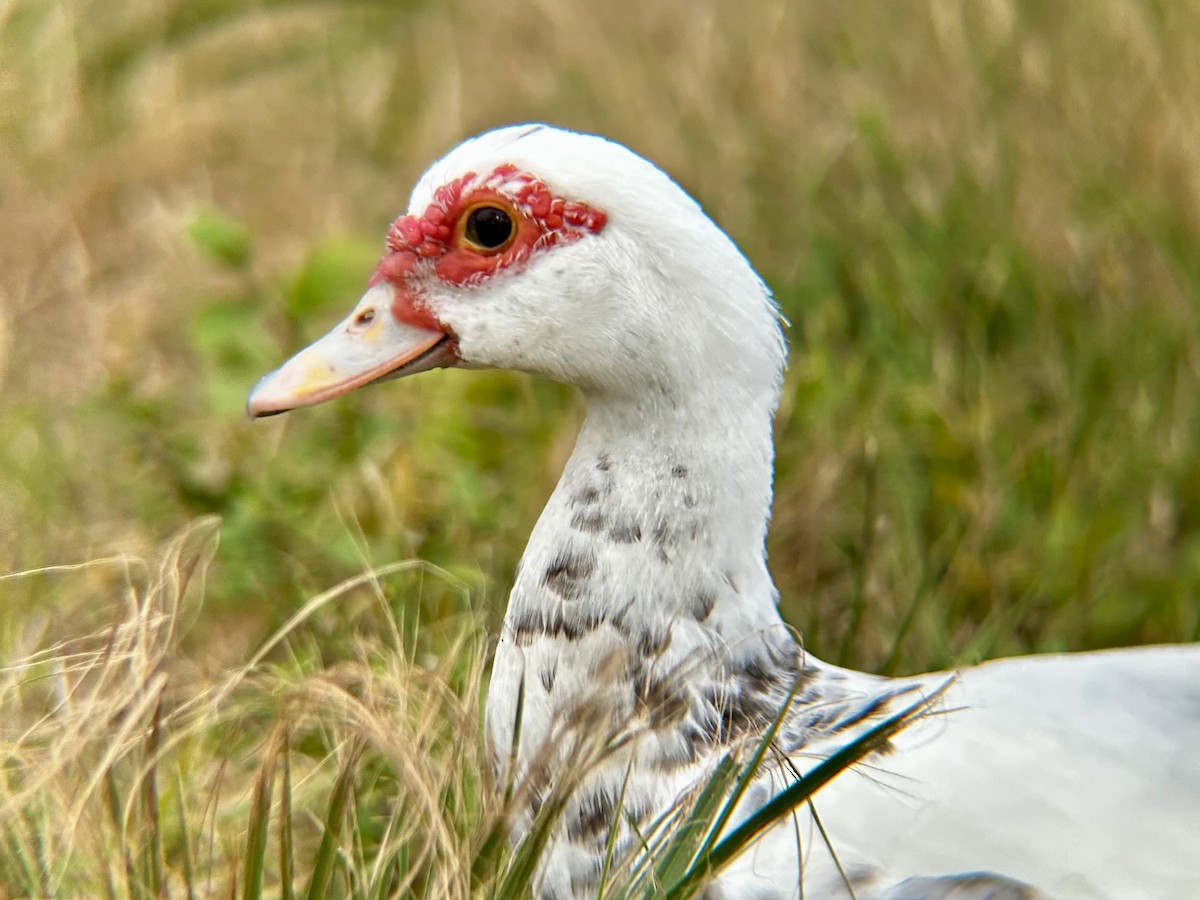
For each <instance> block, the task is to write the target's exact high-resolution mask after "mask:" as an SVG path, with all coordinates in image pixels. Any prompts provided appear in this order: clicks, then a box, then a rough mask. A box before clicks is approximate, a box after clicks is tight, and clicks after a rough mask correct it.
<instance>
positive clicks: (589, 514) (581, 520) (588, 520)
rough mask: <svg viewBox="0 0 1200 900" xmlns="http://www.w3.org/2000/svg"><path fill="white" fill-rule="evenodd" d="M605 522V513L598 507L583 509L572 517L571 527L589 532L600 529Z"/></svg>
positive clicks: (593, 532) (592, 532)
mask: <svg viewBox="0 0 1200 900" xmlns="http://www.w3.org/2000/svg"><path fill="white" fill-rule="evenodd" d="M604 524H605V520H604V513H602V512H601V511H600V510H598V509H581V510H579V511H578V512H576V513H575V515H574V516H572V517H571V527H572V528H575V529H577V530H579V531H584V532H587V533H588V534H595V533H596V532H597V531H600V530H601V529H603V528H604Z"/></svg>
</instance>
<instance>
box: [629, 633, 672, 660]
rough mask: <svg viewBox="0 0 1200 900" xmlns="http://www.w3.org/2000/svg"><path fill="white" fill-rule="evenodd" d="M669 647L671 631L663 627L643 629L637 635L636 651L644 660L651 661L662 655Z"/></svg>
mask: <svg viewBox="0 0 1200 900" xmlns="http://www.w3.org/2000/svg"><path fill="white" fill-rule="evenodd" d="M670 645H671V629H670V628H668V627H666V626H665V625H659V626H658V627H654V626H651V627H648V628H643V629H642V631H641V633H640V634H638V639H637V650H638V653H639V654H640V655H641V656H642V657H643V658H646V659H653V658H656V657H658V656H660V655H661V654H662V652H663V651H664V650H666V649H667V647H669V646H670Z"/></svg>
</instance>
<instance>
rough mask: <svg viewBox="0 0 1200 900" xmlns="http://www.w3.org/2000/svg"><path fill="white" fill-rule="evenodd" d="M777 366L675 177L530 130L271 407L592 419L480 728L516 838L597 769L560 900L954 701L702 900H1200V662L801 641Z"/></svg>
mask: <svg viewBox="0 0 1200 900" xmlns="http://www.w3.org/2000/svg"><path fill="white" fill-rule="evenodd" d="M784 355H785V346H784V342H783V338H782V334H781V331H780V328H779V319H778V311H777V309H776V307H775V305H774V303H773V301H772V298H771V296H770V294H769V292H768V290H767V289H766V287H765V286H764V285H763V283H762V281H761V280H760V279H759V278H758V276H757V275H756V274H755V272H754V270H753V268H752V267H751V266H750V264H749V263H748V262H747V261H746V260H745V258H744V257H743V256H742V254H741V253H740V252H739V251H738V249H737V247H736V246H735V245H734V244H733V242H732V241H730V239H729V238H728V237H727V236H726V235H725V234H724V232H722V231H721V230H720V229H719V228H718V227H717V226H716V225H715V224H714V223H713V222H712V221H711V220H710V219H709V218H708V217H707V216H706V215H705V214H704V213H703V211H702V210H701V209H700V207H699V206H698V205H697V204H696V203H695V201H693V200H692V199H691V198H690V197H688V196H687V194H686V193H684V192H683V191H682V190H681V189H680V188H679V187H678V186H677V185H675V184H674V182H672V181H671V180H670V179H669V178H668V177H667V176H666V175H665V174H663V173H662V172H661V171H660V170H658V169H657V168H655V167H654V166H653V165H652V164H650V163H649V162H647V161H646V160H644V159H642V158H640V157H638V156H636V155H635V154H633V153H632V152H631V151H629V150H627V149H625V148H624V147H621V146H620V145H617V144H614V143H611V142H609V141H606V140H604V139H603V138H599V137H595V136H590V135H580V134H574V133H571V132H566V131H561V130H558V129H554V128H550V127H547V126H539V125H533V126H516V127H513V128H507V129H500V130H498V131H494V132H489V133H487V134H484V135H482V136H480V137H478V138H475V139H473V140H471V141H468V142H466V143H464V144H462V145H460V146H459V147H458V148H455V149H454V150H452V151H451V152H450V153H449V154H447V156H446V157H444V158H443V159H442V160H440V161H438V162H437V163H435V164H434V165H433V167H431V169H430V170H429V171H428V172H427V173H426V174H425V175H424V176H423V177H422V179H421V181H420V182H419V183H418V185H417V186H416V188H415V189H414V192H413V196H412V200H411V203H410V208H409V212H408V214H406V215H405V216H402V217H401V218H400V219H398V220H397V222H396V224H395V225H394V226H393V229H392V233H391V234H390V235H389V241H388V253H387V255H386V256H385V257H384V260H383V261H382V262H381V263H380V265H379V268H378V269H377V271H376V274H375V277H374V278H373V279H372V281H371V286H370V288H369V289H368V291H367V293H366V295H364V297H363V299H362V300H361V301H360V303H359V305H358V306H357V307H356V308H355V310H354V311H353V312H352V313H351V315H350V317H349V318H348V319H347V320H345V322H343V323H342V324H340V325H339V326H337V327H336V328H335V329H334V330H333V331H332V332H330V334H329V335H327V336H326V337H325V338H323V339H321V340H320V341H318V342H317V343H316V344H314V345H313V346H311V347H309V348H307V349H306V350H304V351H301V353H300V354H298V355H297V356H296V357H294V358H293V359H292V360H291V361H289V362H288V363H287V364H286V365H285V366H284V367H283V368H281V369H280V370H279V371H277V372H276V373H272V374H271V375H269V376H267V378H265V379H264V380H263V382H261V383H260V385H259V386H258V387H257V388H256V390H255V392H254V394H253V395H252V397H251V400H250V409H251V412H252V414H254V415H269V414H274V413H276V412H282V411H284V410H287V409H291V408H294V407H296V406H303V405H309V404H311V403H316V402H321V401H323V400H326V399H329V398H331V397H334V396H337V395H339V394H341V393H344V392H345V391H346V390H350V389H352V388H354V387H357V386H359V385H361V384H365V383H368V382H371V381H375V380H380V379H382V378H388V377H396V376H399V375H407V374H411V373H414V372H418V371H423V370H425V369H428V368H432V367H436V366H444V365H458V366H463V367H501V368H511V369H517V370H521V371H526V372H530V373H532V374H535V375H540V376H544V377H549V378H553V379H555V380H558V381H562V382H566V383H570V384H574V385H576V386H578V387H579V388H580V389H581V390H582V391H583V392H584V395H585V397H586V399H587V407H588V412H587V417H586V420H585V422H584V424H583V426H582V429H581V432H580V435H579V437H578V440H577V444H576V447H575V450H574V452H573V454H572V456H571V458H570V459H569V461H568V462H567V465H566V468H565V470H564V472H563V475H562V478H561V480H560V482H559V484H558V486H557V488H556V489H555V491H554V493H553V495H552V496H551V498H550V500H549V502H548V504H547V506H546V509H545V511H544V512H543V514H542V516H541V518H540V519H539V520H538V523H537V525H536V526H535V528H534V531H533V534H532V535H531V537H530V541H529V545H528V547H527V549H526V551H525V553H524V555H523V557H522V559H521V563H520V565H519V568H518V572H517V577H516V582H515V585H514V587H513V591H512V595H511V597H510V600H509V606H508V610H507V612H506V615H505V621H504V627H503V631H502V633H501V635H500V639H499V643H498V647H497V651H496V657H495V662H494V668H493V674H492V680H491V685H490V689H489V696H488V703H487V711H486V718H487V726H488V732H489V735H490V739H491V742H492V745H493V748H494V749H495V752H496V754H497V766H498V769H499V771H500V772H501V773H502V776H503V777H504V778H506V779H508V780H510V781H513V782H514V783H521V784H523V785H525V786H526V787H527V789H528V801H529V802H528V809H527V812H526V815H525V816H524V817H522V818H521V819H520V821H519V822H518V824H517V830H518V831H520V829H521V828H523V827H525V826H527V825H528V822H529V821H530V820H531V819H532V817H533V816H534V815H535V814H536V812H537V810H538V808H539V806H540V805H541V803H542V802H544V800H545V797H546V796H547V794H548V792H550V791H551V790H552V788H553V785H554V783H555V781H556V779H558V780H560V779H561V778H562V777H565V775H564V773H565V772H567V771H568V770H569V768H570V766H571V765H572V760H573V759H575V758H577V757H578V755H579V754H580V753H582V752H583V749H581V748H584V745H588V744H589V743H590V744H592V745H596V744H597V743H598V744H601V745H604V747H605V753H604V754H603V755H602V756H599V757H597V758H596V759H595V760H594V761H593V764H591V765H589V767H588V768H587V770H586V772H582V773H580V774H579V776H578V778H577V779H575V780H574V781H573V782H572V792H571V794H570V799H569V801H568V802H567V803H566V805H565V807H564V809H563V811H562V818H561V823H560V826H559V828H558V831H557V832H556V836H555V838H554V839H553V841H552V843H551V845H550V848H549V851H548V853H547V855H546V858H545V860H544V864H543V869H542V872H541V876H540V890H541V894H542V896H544V897H547V898H570V897H585V896H594V895H595V893H596V891H597V889H598V887H599V885H600V881H601V878H602V871H603V869H604V860H605V857H606V854H608V853H609V852H610V849H609V844H610V836H615V837H616V842H615V844H616V846H615V853H616V854H617V856H621V855H628V854H631V853H635V852H636V844H637V834H638V833H639V829H644V828H645V827H646V826H647V824H648V823H650V822H651V821H652V820H653V819H654V818H655V817H657V816H658V815H660V814H661V813H662V812H663V810H666V809H669V808H670V807H671V806H672V804H674V803H676V802H677V801H679V799H680V798H681V797H683V796H686V795H687V794H688V793H689V792H691V791H694V790H695V789H696V787H697V786H698V785H700V784H702V783H703V781H704V779H705V778H706V777H707V775H708V773H710V772H711V771H712V770H713V768H714V766H715V765H716V764H717V762H718V760H719V759H721V757H722V756H723V755H724V754H725V753H727V752H729V750H730V749H731V748H734V747H737V746H743V745H745V744H747V743H753V742H754V741H755V740H757V739H758V738H760V737H761V736H762V735H763V734H764V733H765V732H766V730H767V729H768V728H769V727H770V726H771V724H772V723H773V722H774V721H775V720H776V718H777V717H779V716H780V714H781V711H783V712H782V720H781V724H780V727H779V730H778V732H777V733H776V736H775V741H774V747H775V749H776V750H777V751H778V753H779V755H780V756H781V757H786V759H787V763H786V764H772V765H769V766H767V767H766V768H765V769H764V772H763V775H762V777H761V778H760V780H759V781H758V782H757V783H756V784H755V786H754V788H753V789H752V790H751V791H750V792H749V794H748V795H747V796H746V797H745V798H744V799H743V801H742V803H741V807H740V809H739V814H740V815H746V814H749V813H750V812H752V811H753V809H755V808H757V807H758V806H761V805H762V804H763V803H765V802H766V801H767V800H768V799H769V798H770V797H771V796H772V795H773V794H775V793H776V792H777V791H778V790H780V789H782V788H783V787H785V786H786V785H787V784H788V783H789V782H790V781H791V780H793V779H794V778H795V776H796V774H798V773H803V772H805V771H808V770H810V769H811V768H812V767H813V766H814V765H815V764H816V763H817V762H819V761H820V760H821V759H823V758H825V757H827V756H828V755H829V754H831V753H833V752H835V751H836V750H838V749H839V748H841V747H843V746H845V745H846V744H847V743H848V742H850V741H852V740H854V739H855V738H856V737H857V736H859V735H861V734H862V733H863V732H864V730H866V729H869V728H871V727H873V726H874V725H877V724H878V723H879V722H881V721H883V720H884V719H885V718H887V717H889V716H891V715H894V714H895V713H897V712H898V711H900V710H901V709H904V708H906V707H908V706H909V705H911V704H912V703H913V702H916V701H919V700H920V698H921V697H924V696H931V695H933V694H935V693H936V692H938V691H939V690H941V689H943V688H945V690H944V693H942V694H941V695H940V699H939V701H938V705H937V711H938V714H936V715H930V716H926V717H924V718H922V719H921V720H919V721H917V722H916V723H915V724H913V725H911V726H910V727H908V728H907V729H906V730H905V731H903V732H901V733H900V734H899V735H898V736H897V737H896V738H894V740H893V742H892V744H891V746H890V752H887V753H886V754H882V753H877V754H875V755H873V756H872V757H871V758H869V759H868V760H866V761H865V762H864V763H863V764H862V765H860V766H859V767H857V768H856V769H854V770H852V771H850V772H847V773H844V774H843V775H841V776H839V777H838V778H836V779H835V780H834V781H833V782H832V783H830V784H829V785H828V786H826V787H825V788H823V789H822V790H821V791H820V792H819V794H818V795H817V797H816V798H815V800H814V804H813V805H812V807H804V808H801V809H798V810H797V811H796V813H795V815H794V816H793V818H792V820H791V821H789V822H785V823H782V824H780V825H779V826H777V827H776V828H774V829H773V830H772V831H771V832H770V833H769V834H767V835H766V836H765V837H764V838H763V839H762V840H761V841H759V842H758V843H757V844H756V845H755V846H754V847H753V848H751V849H750V850H749V851H747V852H746V853H744V854H743V855H742V856H741V857H740V858H739V859H738V860H736V861H735V862H734V863H733V864H732V865H731V866H730V867H729V868H728V869H726V870H725V871H724V872H722V873H719V874H718V876H717V877H716V878H715V879H714V881H713V883H712V884H711V885H710V886H709V887H708V888H707V891H708V896H711V897H713V898H720V897H730V898H733V897H761V898H776V897H779V898H783V897H798V896H803V897H842V896H851V892H852V894H853V896H855V897H858V898H860V900H861V898H865V897H880V898H892V900H898V898H901V897H910V898H916V897H930V898H934V897H951V896H952V897H955V898H960V900H962V898H970V897H984V896H993V897H1007V896H1012V897H1018V896H1031V897H1032V896H1040V895H1041V894H1044V895H1046V896H1063V897H1105V896H1111V897H1141V896H1144V897H1185V896H1200V648H1197V647H1195V646H1183V647H1162V648H1151V649H1138V650H1123V651H1110V652H1102V653H1087V654H1075V655H1066V656H1048V657H1032V658H1023V659H1015V660H1007V661H998V662H992V663H987V664H984V665H981V666H977V667H973V668H970V669H966V670H963V671H961V672H958V673H954V675H953V676H950V675H948V674H947V673H941V674H933V675H927V676H919V677H914V678H903V679H885V678H879V677H876V676H873V675H869V674H865V673H859V672H852V671H848V670H844V669H839V668H837V667H834V666H830V665H828V664H826V663H822V662H820V661H819V660H817V659H816V658H814V657H812V656H811V655H809V654H808V653H807V652H806V651H805V649H804V648H803V647H802V645H801V643H800V641H799V639H798V637H797V635H795V634H794V632H793V631H792V630H791V629H790V628H788V627H787V626H786V624H785V623H784V622H783V621H782V620H781V619H780V617H779V615H778V612H777V609H776V603H777V599H778V598H777V593H776V590H775V587H774V585H773V583H772V580H771V576H770V573H769V570H768V567H767V561H766V556H765V550H764V542H765V537H766V530H767V524H768V520H769V514H770V502H771V487H772V485H771V482H772V463H773V445H772V435H771V419H772V415H773V413H774V410H775V407H776V404H777V402H778V397H779V389H780V383H781V373H782V369H783V363H784ZM951 677H953V682H952V683H951V684H950V685H949V687H946V684H947V681H948V680H949V679H950V678H951ZM785 707H786V709H785ZM813 807H815V808H816V810H817V815H818V816H819V817H820V824H822V825H823V826H824V829H825V832H826V834H827V835H828V841H827V842H826V840H825V838H823V837H821V836H820V834H819V831H820V829H819V828H817V824H818V823H817V821H816V820H815V819H814V818H813V813H812V808H813ZM614 829H615V831H614ZM826 844H828V846H826ZM829 847H832V848H833V851H835V852H836V859H835V856H834V854H833V853H831V852H830V850H829ZM1003 891H1010V892H1012V893H1003ZM1022 892H1025V893H1022ZM1038 892H1041V894H1039V893H1038Z"/></svg>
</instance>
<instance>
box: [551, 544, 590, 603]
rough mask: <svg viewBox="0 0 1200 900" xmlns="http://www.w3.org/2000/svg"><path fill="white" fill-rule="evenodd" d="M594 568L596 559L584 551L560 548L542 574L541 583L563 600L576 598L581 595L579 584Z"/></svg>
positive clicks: (581, 589)
mask: <svg viewBox="0 0 1200 900" xmlns="http://www.w3.org/2000/svg"><path fill="white" fill-rule="evenodd" d="M595 570H596V561H595V560H594V559H593V558H592V557H591V556H590V555H589V554H586V553H572V552H571V551H569V550H560V551H559V552H558V555H557V556H555V557H554V559H553V560H552V561H551V563H550V565H549V566H548V567H547V568H546V574H545V575H543V576H542V583H543V584H544V585H545V586H546V587H548V588H549V589H550V590H552V591H553V592H554V593H556V594H558V596H560V597H562V598H563V599H564V600H578V599H579V598H580V597H581V596H582V595H583V586H582V585H581V584H580V582H582V581H583V580H584V579H585V578H587V577H588V576H589V575H591V574H592V572H594V571H595Z"/></svg>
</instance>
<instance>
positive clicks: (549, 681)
mask: <svg viewBox="0 0 1200 900" xmlns="http://www.w3.org/2000/svg"><path fill="white" fill-rule="evenodd" d="M557 674H558V668H557V667H556V666H542V667H541V669H539V670H538V678H539V680H541V682H542V687H544V688H545V689H546V693H547V694H548V693H550V691H551V690H552V689H553V688H554V678H555V676H556V675H557Z"/></svg>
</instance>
